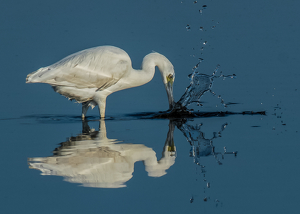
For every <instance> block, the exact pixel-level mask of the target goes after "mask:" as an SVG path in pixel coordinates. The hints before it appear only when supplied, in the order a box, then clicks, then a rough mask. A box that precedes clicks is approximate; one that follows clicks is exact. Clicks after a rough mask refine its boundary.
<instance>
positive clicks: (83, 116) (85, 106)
mask: <svg viewBox="0 0 300 214" xmlns="http://www.w3.org/2000/svg"><path fill="white" fill-rule="evenodd" d="M89 103H90V102H84V103H82V114H81V119H82V120H84V118H85V115H86V112H87V111H88V109H89Z"/></svg>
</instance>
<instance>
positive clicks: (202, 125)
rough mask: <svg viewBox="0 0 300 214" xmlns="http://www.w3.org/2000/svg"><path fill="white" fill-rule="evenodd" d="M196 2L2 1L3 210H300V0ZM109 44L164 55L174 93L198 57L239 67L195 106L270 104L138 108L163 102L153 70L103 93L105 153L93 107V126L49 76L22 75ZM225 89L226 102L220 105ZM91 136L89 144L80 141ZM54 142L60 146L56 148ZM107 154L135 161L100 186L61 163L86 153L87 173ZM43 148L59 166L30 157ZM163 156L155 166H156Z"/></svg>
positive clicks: (204, 64)
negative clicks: (113, 183) (178, 112)
mask: <svg viewBox="0 0 300 214" xmlns="http://www.w3.org/2000/svg"><path fill="white" fill-rule="evenodd" d="M194 2H195V1H171V0H167V1H163V2H157V1H134V0H131V1H110V2H99V1H90V2H88V3H87V2H81V1H43V2H40V1H29V2H28V1H27V2H23V1H4V2H3V4H2V7H1V8H0V16H1V19H0V20H1V21H0V23H1V24H0V27H1V32H2V33H1V40H0V44H1V50H2V51H1V53H0V54H1V59H2V63H1V65H2V67H1V68H2V69H1V70H2V71H1V74H2V76H1V78H0V87H1V91H2V93H1V100H2V105H1V110H2V111H1V113H0V126H1V130H2V132H1V136H2V140H1V145H2V147H1V148H2V155H1V158H0V161H1V165H2V168H1V169H2V170H1V174H0V183H1V185H2V188H1V193H0V205H1V208H0V209H1V213H53V212H55V213H83V212H85V213H99V212H105V213H188V212H190V213H191V212H193V213H298V206H297V205H298V201H299V194H298V193H299V191H300V185H299V182H298V181H299V179H300V173H299V170H298V164H299V161H300V159H299V156H298V151H299V149H300V145H299V125H298V118H300V115H299V111H298V109H299V99H298V97H299V88H298V86H299V79H300V75H299V72H298V67H299V66H298V61H299V60H298V59H299V49H300V47H299V42H298V38H299V37H300V30H299V29H300V28H299V23H298V22H297V21H295V20H298V19H299V15H298V8H299V6H300V5H299V4H300V3H299V2H298V1H282V0H275V1H274V0H273V1H271V0H267V1H263V2H262V1H258V0H254V1H251V2H242V1H241V2H237V1H233V0H229V1H221V0H216V1H208V0H207V1H204V0H203V1H197V2H195V3H194ZM204 5H206V6H205V7H204ZM199 10H201V11H199ZM187 25H189V29H187V28H186V26H187ZM105 44H110V45H115V46H117V47H120V48H122V49H124V50H126V51H127V52H128V54H129V55H130V56H131V59H132V62H133V67H135V68H139V67H140V64H141V61H142V58H143V57H144V55H146V54H148V53H149V52H151V51H152V50H154V51H157V52H159V53H161V54H164V55H165V56H167V57H168V59H170V61H171V62H172V63H173V64H174V67H175V72H176V79H175V83H174V97H175V100H176V101H178V100H179V99H180V97H181V96H182V95H183V94H184V92H185V90H186V88H187V87H188V86H189V84H190V79H189V78H188V75H189V74H190V73H192V72H193V68H194V66H195V65H197V63H199V60H200V61H201V63H200V64H199V66H198V68H197V71H198V72H199V73H201V74H204V75H208V76H210V75H212V72H213V70H214V68H215V67H216V65H218V64H220V67H219V71H218V72H220V71H222V72H223V74H224V75H232V74H235V75H236V77H237V78H235V79H230V78H226V79H225V80H223V79H222V78H216V79H214V83H213V87H212V91H213V92H214V93H215V94H216V95H213V94H211V93H205V94H204V95H203V96H201V99H200V102H201V105H200V106H197V105H196V103H195V104H191V105H189V106H188V107H189V108H193V109H194V110H195V111H200V112H220V111H229V112H243V111H266V115H243V114H236V115H227V116H223V115H217V116H216V115H214V116H210V117H198V118H187V119H180V120H169V119H149V117H141V115H149V112H152V113H158V112H159V111H164V110H167V108H168V102H167V96H166V94H165V91H164V87H163V85H162V84H161V77H160V75H158V74H156V75H155V77H154V79H153V80H152V81H151V82H150V83H148V84H146V85H144V86H141V87H139V88H133V89H128V90H124V91H120V92H117V93H114V94H112V95H110V96H109V97H108V99H107V111H106V114H107V116H108V117H107V119H106V120H105V126H106V134H107V139H109V141H110V142H113V143H114V144H115V145H114V150H113V148H112V147H110V150H107V146H106V147H105V148H102V150H101V151H100V149H99V148H100V147H101V146H102V147H103V145H100V144H101V142H100V143H99V139H98V141H95V136H99V135H97V133H98V131H100V133H103V132H101V131H103V130H102V128H101V126H100V129H99V120H98V111H97V110H91V111H89V112H88V115H87V116H88V118H87V119H88V123H87V124H88V126H89V127H90V129H89V134H88V132H87V130H88V129H83V124H82V121H81V119H80V114H81V106H80V105H79V104H75V103H72V102H70V101H68V100H67V99H65V98H64V97H62V96H60V95H58V94H56V93H54V92H53V90H52V89H51V87H50V86H49V85H43V84H25V78H26V75H27V74H28V73H30V72H32V71H34V70H37V69H38V68H40V67H43V66H47V65H50V64H52V63H54V62H56V61H58V60H60V59H61V58H63V57H65V56H67V55H68V54H71V53H74V52H76V51H79V50H82V49H85V48H89V47H93V46H98V45H105ZM199 58H200V59H199ZM219 95H221V97H222V99H223V100H224V102H225V104H228V103H229V104H230V105H227V107H226V108H224V105H223V104H222V103H221V99H218V96H219ZM84 127H86V125H84ZM102 127H103V126H102ZM83 136H84V137H85V138H84V137H83ZM76 137H77V138H76ZM89 137H90V138H91V139H92V140H94V141H88V143H86V142H84V141H83V140H82V139H83V138H84V139H85V140H88V139H89ZM75 139H77V140H75ZM103 139H104V138H103V135H102V140H103ZM78 140H79V141H80V140H81V141H80V142H78ZM96 140H97V139H96ZM82 141H83V142H82ZM100 141H101V140H100ZM66 142H69V144H66ZM61 143H63V144H61ZM97 148H98V150H97ZM116 148H117V149H116ZM128 148H139V149H141V150H140V151H139V152H136V153H134V152H132V151H133V150H130V149H128ZM58 151H62V153H61V154H64V157H54V156H55V155H58V154H59V152H58ZM97 151H98V153H97ZM107 151H113V152H112V153H113V154H114V155H116V156H114V157H118V158H119V159H121V160H123V162H122V163H125V164H126V163H130V164H128V166H129V165H130V166H131V167H129V168H125V169H127V171H126V173H127V174H126V175H128V177H127V179H126V181H125V180H124V181H123V182H122V185H121V186H123V187H122V188H94V187H91V186H93V185H86V183H88V182H87V179H85V180H84V179H81V180H80V179H78V180H76V182H75V180H74V179H75V177H76V176H77V174H76V173H75V171H73V174H70V173H69V174H68V173H67V172H68V171H67V170H61V171H59V170H58V169H62V168H59V167H60V166H65V167H66V166H67V167H68V166H74V167H76V166H79V165H80V162H78V159H84V160H85V161H86V162H85V165H83V171H82V172H81V173H83V172H84V173H86V174H87V172H88V171H89V170H91V169H98V168H99V167H101V166H100V165H101V164H99V161H100V163H103V157H104V156H103V154H104V153H103V152H107ZM125 151H127V153H126V152H125ZM128 151H131V152H128ZM135 151H137V150H135ZM145 151H146V152H145ZM143 152H144V153H143ZM129 153H131V154H134V156H130V155H129ZM92 154H93V155H94V156H93V155H92ZM117 154H118V155H117ZM71 155H75V156H76V155H77V156H76V158H77V159H74V158H73V159H72V158H71ZM106 155H108V154H106ZM109 155H110V156H109ZM109 155H108V156H109V157H110V158H111V156H112V154H109ZM69 156H70V157H69ZM47 157H48V159H51V160H52V161H53V162H51V163H52V164H53V163H55V164H53V165H52V167H56V168H55V169H54V168H52V169H51V170H50V171H49V170H48V171H47V173H46V174H47V175H41V171H40V169H38V170H36V169H32V166H29V164H30V163H31V162H32V160H33V159H32V158H46V159H47ZM83 157H84V158H83ZM87 157H89V158H90V157H93V158H92V159H88V158H87ZM133 157H134V158H133ZM145 157H151V158H150V159H147V161H146V160H145ZM55 158H56V159H55ZM60 158H61V160H60ZM101 158H102V159H101ZM62 159H64V160H62ZM97 159H98V160H97ZM40 160H41V159H40ZM43 160H45V159H43ZM66 160H68V161H66ZM149 160H151V161H150V163H151V164H152V165H151V164H150V165H147V164H148V163H149V162H148V161H149ZM55 161H58V162H59V164H56V162H55ZM97 161H98V162H97ZM101 161H102V162H101ZM105 161H107V159H105ZM159 161H160V162H159ZM95 162H96V163H98V165H97V166H96V165H94V163H95ZM146 162H147V164H146ZM163 163H164V168H163V170H160V171H159V172H160V174H158V173H157V172H158V171H157V170H155V167H153V166H158V165H160V166H162V165H163ZM42 164H44V163H42ZM43 167H44V168H43V169H46V165H43ZM97 167H98V168H97ZM151 167H152V168H151ZM36 168H38V167H37V166H36ZM64 169H66V168H64ZM69 169H70V168H69ZM84 169H86V170H85V171H84ZM117 169H119V170H120V169H121V170H123V169H124V167H121V168H117ZM58 171H59V172H60V174H59V173H58ZM154 172H155V173H156V174H155V173H154ZM51 173H52V174H53V175H52V174H51ZM151 173H152V174H151ZM54 174H56V175H54ZM100 175H101V173H100ZM102 175H103V174H102ZM153 175H156V176H153ZM158 175H159V176H158ZM79 177H80V176H79ZM129 177H130V178H129ZM81 178H83V176H81ZM93 178H97V176H96V174H95V176H94V177H93ZM128 178H129V179H128ZM72 179H73V180H72ZM90 180H91V179H90ZM95 180H97V179H94V180H93V182H92V183H93V184H94V186H95V185H96V184H97V182H95ZM110 180H111V179H110ZM98 181H99V179H98ZM90 183H91V182H90ZM98 184H99V182H98ZM87 186H90V187H87ZM98 187H99V185H98ZM101 187H103V186H101Z"/></svg>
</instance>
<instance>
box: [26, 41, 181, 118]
mask: <svg viewBox="0 0 300 214" xmlns="http://www.w3.org/2000/svg"><path fill="white" fill-rule="evenodd" d="M156 66H157V67H158V69H159V71H160V72H161V75H162V80H163V83H164V85H165V88H166V91H167V95H168V99H169V107H170V108H172V107H173V104H174V100H173V82H174V79H175V73H174V67H173V65H172V63H171V62H170V61H169V60H168V59H167V58H166V57H165V56H163V55H162V54H159V53H155V52H154V53H150V54H148V55H146V56H145V57H144V59H143V63H142V68H141V70H135V69H133V68H132V64H131V59H130V57H129V56H128V54H127V53H126V52H125V51H124V50H122V49H120V48H117V47H114V46H99V47H94V48H90V49H86V50H82V51H80V52H77V53H74V54H72V55H70V56H67V57H66V58H64V59H62V60H60V61H58V62H57V63H54V64H53V65H50V66H47V67H43V68H40V69H39V70H37V71H35V72H33V73H30V74H28V75H27V78H26V83H48V84H50V85H51V86H52V87H53V89H54V91H55V92H57V93H60V94H61V95H63V96H65V97H67V98H69V99H71V100H76V101H77V102H78V103H82V119H84V118H85V115H86V112H87V110H88V108H89V106H91V107H92V108H93V107H95V106H96V105H98V106H99V113H100V117H105V107H106V97H107V96H108V95H110V94H111V93H113V92H116V91H120V90H123V89H127V88H133V87H136V86H140V85H144V84H146V83H148V82H149V81H151V80H152V78H153V76H154V73H155V67H156Z"/></svg>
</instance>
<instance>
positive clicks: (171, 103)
mask: <svg viewBox="0 0 300 214" xmlns="http://www.w3.org/2000/svg"><path fill="white" fill-rule="evenodd" d="M173 83H174V78H173V76H170V75H169V76H167V84H166V85H165V86H166V91H167V95H168V100H169V109H170V110H171V109H173V106H174V98H173Z"/></svg>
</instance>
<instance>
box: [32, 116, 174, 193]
mask: <svg viewBox="0 0 300 214" xmlns="http://www.w3.org/2000/svg"><path fill="white" fill-rule="evenodd" d="M174 127H175V126H174V124H173V123H172V122H170V124H169V132H168V134H167V139H166V142H165V145H164V147H163V152H162V158H161V159H160V160H159V161H158V160H157V157H156V153H155V152H154V151H153V149H152V148H149V147H147V146H145V145H143V144H124V143H120V141H118V140H116V139H108V138H107V136H106V126H105V121H104V120H100V125H99V131H95V130H92V129H90V128H89V125H88V123H87V122H86V121H84V122H83V128H82V129H83V131H82V134H80V135H78V136H76V137H70V138H69V140H68V141H66V142H63V143H61V144H60V146H59V147H58V148H56V149H55V150H54V151H53V156H50V157H41V158H29V159H28V163H29V167H30V168H33V169H38V170H40V171H41V172H42V173H41V174H42V175H57V176H63V177H64V179H65V181H68V182H72V183H81V184H82V185H83V186H85V187H99V188H120V187H125V186H126V184H125V183H126V182H127V181H128V180H130V179H131V178H132V173H133V171H134V163H135V162H137V161H143V162H144V165H145V169H146V171H147V172H148V175H149V176H151V177H160V176H163V175H165V174H166V170H167V169H169V168H170V167H171V166H172V165H173V164H174V163H175V157H176V155H175V151H176V148H175V145H174V140H173V132H174Z"/></svg>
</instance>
